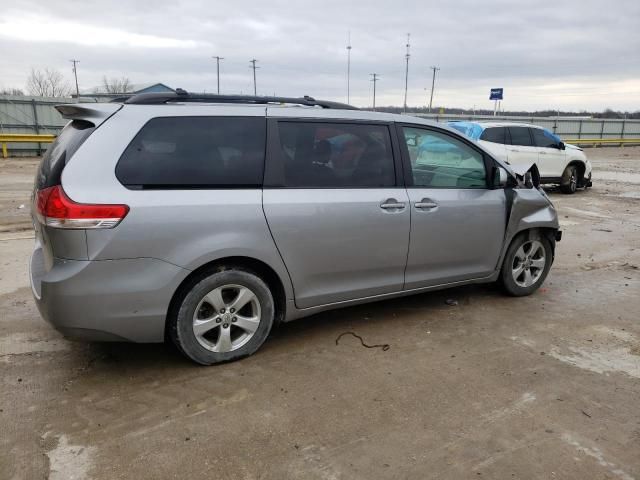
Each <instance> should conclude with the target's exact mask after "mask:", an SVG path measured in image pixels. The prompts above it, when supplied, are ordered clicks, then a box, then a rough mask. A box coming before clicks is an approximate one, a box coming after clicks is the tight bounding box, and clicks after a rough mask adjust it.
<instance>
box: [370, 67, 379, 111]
mask: <svg viewBox="0 0 640 480" xmlns="http://www.w3.org/2000/svg"><path fill="white" fill-rule="evenodd" d="M369 75H371V77H372V78H371V81H372V82H373V111H374V112H375V111H376V82H377V81H378V80H380V75H378V74H377V73H370V74H369Z"/></svg>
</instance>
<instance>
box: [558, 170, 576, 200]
mask: <svg viewBox="0 0 640 480" xmlns="http://www.w3.org/2000/svg"><path fill="white" fill-rule="evenodd" d="M576 188H578V169H577V168H576V167H574V166H573V165H569V166H568V167H567V168H565V169H564V172H563V173H562V180H561V182H560V190H561V191H562V193H567V194H572V193H576Z"/></svg>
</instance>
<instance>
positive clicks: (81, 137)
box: [35, 120, 95, 190]
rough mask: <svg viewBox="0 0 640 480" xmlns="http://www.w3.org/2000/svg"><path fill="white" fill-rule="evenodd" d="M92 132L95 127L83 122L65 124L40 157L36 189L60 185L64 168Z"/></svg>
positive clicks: (76, 121)
mask: <svg viewBox="0 0 640 480" xmlns="http://www.w3.org/2000/svg"><path fill="white" fill-rule="evenodd" d="M94 130H95V125H93V123H91V122H87V121H84V120H72V121H71V122H69V123H67V125H66V126H65V127H64V128H63V129H62V131H61V132H60V135H58V138H56V140H55V141H54V142H53V143H52V144H51V146H49V148H48V149H47V151H46V152H45V154H44V155H43V157H42V161H41V162H40V168H39V169H38V172H37V173H36V181H35V185H36V189H38V190H42V189H43V188H48V187H53V186H54V185H59V184H60V176H61V175H62V170H63V169H64V166H65V165H66V164H67V163H68V162H69V160H70V159H71V157H72V156H73V154H74V153H76V150H78V148H80V145H82V143H83V142H84V141H85V140H86V139H87V138H88V137H89V135H91V132H93V131H94Z"/></svg>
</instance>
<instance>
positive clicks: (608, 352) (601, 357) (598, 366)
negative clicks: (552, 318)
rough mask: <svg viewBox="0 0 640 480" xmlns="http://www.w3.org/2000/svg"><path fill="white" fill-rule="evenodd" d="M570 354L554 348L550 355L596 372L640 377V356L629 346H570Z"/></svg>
mask: <svg viewBox="0 0 640 480" xmlns="http://www.w3.org/2000/svg"><path fill="white" fill-rule="evenodd" d="M568 350H569V351H570V352H571V353H569V354H563V353H561V352H560V350H559V349H557V348H552V349H551V351H550V352H549V355H550V356H552V357H553V358H555V359H556V360H560V361H561V362H564V363H568V364H570V365H573V366H574V367H578V368H582V369H584V370H589V371H591V372H595V373H604V374H607V373H609V372H613V373H626V374H627V375H629V376H630V377H635V378H640V356H637V355H634V354H633V353H632V352H631V348H629V347H604V348H602V349H598V350H596V349H594V348H588V349H587V348H575V347H569V348H568Z"/></svg>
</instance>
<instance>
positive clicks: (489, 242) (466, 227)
mask: <svg viewBox="0 0 640 480" xmlns="http://www.w3.org/2000/svg"><path fill="white" fill-rule="evenodd" d="M398 132H399V137H400V139H401V141H402V140H404V145H402V147H403V153H404V165H405V170H407V171H408V174H407V175H406V183H407V192H408V194H409V201H410V203H411V240H410V244H409V255H408V261H407V270H406V275H405V289H406V290H411V289H414V288H421V287H429V286H434V285H441V284H446V283H454V282H458V281H462V280H469V279H474V278H483V277H486V276H489V275H490V274H491V273H492V272H493V271H494V270H495V269H496V266H497V263H498V258H499V256H500V251H501V248H502V242H503V239H504V233H505V228H506V202H505V194H504V190H503V189H491V188H490V184H489V182H488V177H489V175H487V168H486V165H487V164H488V163H489V160H488V159H487V160H486V161H485V158H484V154H483V153H482V152H481V151H480V150H479V149H477V148H476V147H475V146H472V144H470V143H467V142H466V141H463V140H462V139H460V138H458V137H454V136H453V135H451V134H450V133H448V132H444V131H440V130H437V129H427V128H422V127H418V126H404V127H400V128H399V129H398Z"/></svg>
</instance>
